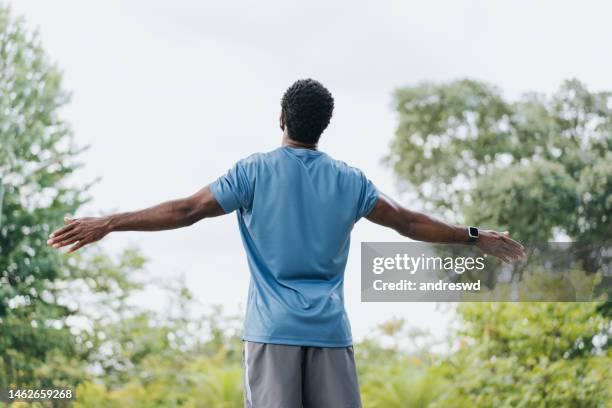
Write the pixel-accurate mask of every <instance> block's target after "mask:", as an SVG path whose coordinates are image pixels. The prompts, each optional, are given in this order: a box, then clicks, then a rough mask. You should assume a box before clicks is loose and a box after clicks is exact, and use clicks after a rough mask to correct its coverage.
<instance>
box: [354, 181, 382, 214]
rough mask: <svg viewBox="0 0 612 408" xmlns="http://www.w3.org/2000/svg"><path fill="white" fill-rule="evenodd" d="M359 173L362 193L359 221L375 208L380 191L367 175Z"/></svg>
mask: <svg viewBox="0 0 612 408" xmlns="http://www.w3.org/2000/svg"><path fill="white" fill-rule="evenodd" d="M359 173H360V176H361V177H360V178H361V180H360V183H361V193H360V195H359V206H358V210H357V211H358V213H357V219H360V218H362V217H365V216H367V215H368V214H369V213H370V212H371V211H372V209H373V208H374V205H376V201H378V189H377V188H376V186H375V185H374V183H372V181H370V180H369V179H368V178H367V177H366V176H365V174H363V173H362V172H359Z"/></svg>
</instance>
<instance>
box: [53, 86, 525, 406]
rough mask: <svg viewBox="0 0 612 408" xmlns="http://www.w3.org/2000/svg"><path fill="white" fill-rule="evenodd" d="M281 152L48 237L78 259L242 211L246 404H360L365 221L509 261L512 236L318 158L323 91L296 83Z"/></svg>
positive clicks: (327, 101) (286, 99)
mask: <svg viewBox="0 0 612 408" xmlns="http://www.w3.org/2000/svg"><path fill="white" fill-rule="evenodd" d="M281 107H282V109H281V116H280V127H281V129H282V130H283V139H282V146H281V147H280V148H278V149H276V150H274V151H271V152H269V153H264V154H254V155H252V156H249V157H248V158H246V159H243V160H240V161H239V162H238V163H236V164H235V165H234V167H232V168H231V169H230V170H229V171H228V173H227V174H226V175H224V176H222V177H220V178H219V179H217V180H216V181H214V182H213V183H212V184H210V185H209V186H207V187H205V188H203V189H202V190H200V191H199V192H197V193H196V194H194V195H192V196H190V197H187V198H183V199H179V200H174V201H169V202H166V203H162V204H159V205H157V206H154V207H151V208H148V209H145V210H142V211H136V212H128V213H122V214H114V215H110V216H107V217H101V218H77V219H67V225H66V226H64V227H63V228H60V229H59V230H57V231H56V232H54V233H53V234H51V236H50V239H49V244H50V245H52V246H53V247H55V248H60V247H64V246H67V245H72V247H71V248H70V249H69V251H68V252H74V251H76V250H78V249H79V248H82V247H83V246H85V245H88V244H91V243H93V242H96V241H98V240H100V239H102V238H103V237H104V236H106V235H107V234H108V233H110V232H113V231H159V230H166V229H173V228H180V227H186V226H188V225H191V224H193V223H195V222H197V221H199V220H201V219H204V218H207V217H216V216H219V215H223V214H228V213H230V212H233V211H236V213H237V217H238V225H239V227H240V234H241V236H242V240H243V243H244V248H245V250H246V253H247V258H248V264H249V269H250V272H251V281H250V287H249V295H248V304H247V310H246V317H245V323H244V335H243V339H244V341H245V345H244V394H245V406H246V407H256V408H259V407H262V408H275V407H278V408H293V407H316V408H336V407H338V408H340V407H342V408H349V407H360V406H361V402H360V396H359V387H358V383H357V374H356V370H355V361H354V357H353V348H352V338H351V329H350V325H349V320H348V317H347V315H346V312H345V310H344V294H343V278H344V268H345V266H346V261H347V256H348V251H349V243H350V233H351V230H352V228H353V226H354V225H355V223H356V222H357V221H358V220H359V219H360V218H363V217H365V218H367V219H368V220H370V221H372V222H374V223H377V224H380V225H383V226H386V227H389V228H393V229H394V230H396V231H397V232H399V233H400V234H402V235H403V236H406V237H409V238H412V239H415V240H421V241H427V242H445V243H466V244H467V243H470V242H473V243H474V244H475V245H476V246H478V247H479V248H480V249H481V250H482V251H484V252H485V253H488V254H491V255H494V256H497V257H499V258H501V259H502V260H504V261H506V262H508V261H511V260H514V259H517V258H520V257H521V256H522V255H523V249H522V247H521V245H520V244H518V243H516V242H515V241H513V240H511V239H510V238H509V237H508V236H507V234H506V233H497V232H495V231H480V232H479V231H478V230H477V229H476V228H474V227H469V228H466V227H460V226H455V225H449V224H446V223H444V222H442V221H439V220H436V219H434V218H431V217H429V216H427V215H425V214H421V213H418V212H414V211H410V210H408V209H406V208H404V207H402V206H401V205H399V204H398V203H396V202H394V201H393V200H392V199H390V198H389V197H387V196H385V195H384V194H382V193H380V192H379V191H378V190H377V189H376V188H375V187H374V185H373V184H372V182H371V181H369V180H368V179H367V178H366V176H365V175H364V174H363V173H362V172H361V171H360V170H358V169H355V168H353V167H350V166H348V165H347V164H345V163H343V162H341V161H337V160H334V159H332V158H331V157H330V156H328V155H327V154H325V153H323V152H321V151H319V150H318V149H317V143H318V141H319V138H320V136H321V134H322V133H323V131H324V130H325V128H326V127H327V125H328V124H329V121H330V119H331V117H332V111H333V108H334V100H333V98H332V95H331V94H330V92H329V91H328V90H327V89H326V88H325V87H324V86H323V85H321V84H320V83H319V82H317V81H314V80H311V79H306V80H300V81H297V82H296V83H294V84H293V85H292V86H291V87H290V88H289V89H288V90H287V91H286V93H285V94H284V96H283V98H282V102H281Z"/></svg>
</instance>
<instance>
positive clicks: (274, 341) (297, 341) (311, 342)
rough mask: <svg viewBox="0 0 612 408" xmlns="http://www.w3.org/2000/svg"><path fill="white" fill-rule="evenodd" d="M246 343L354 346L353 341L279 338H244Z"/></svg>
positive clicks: (247, 336) (245, 336)
mask: <svg viewBox="0 0 612 408" xmlns="http://www.w3.org/2000/svg"><path fill="white" fill-rule="evenodd" d="M242 340H244V341H252V342H254V343H266V344H281V345H288V346H305V347H350V346H352V345H353V339H352V338H349V339H345V340H337V341H329V340H327V341H321V340H312V339H292V338H286V337H277V336H249V335H244V336H242Z"/></svg>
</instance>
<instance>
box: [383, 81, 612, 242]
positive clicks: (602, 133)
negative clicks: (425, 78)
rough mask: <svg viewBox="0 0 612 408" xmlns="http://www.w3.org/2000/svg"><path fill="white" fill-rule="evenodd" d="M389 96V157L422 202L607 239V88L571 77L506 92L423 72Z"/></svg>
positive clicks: (547, 232)
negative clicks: (394, 117)
mask: <svg viewBox="0 0 612 408" xmlns="http://www.w3.org/2000/svg"><path fill="white" fill-rule="evenodd" d="M395 106H396V108H397V111H398V112H399V125H398V128H397V132H396V137H395V138H394V140H393V143H392V145H391V152H390V154H389V156H388V158H387V159H388V162H389V163H390V164H391V166H392V167H393V169H394V171H395V173H396V175H397V176H398V178H399V180H400V182H401V184H402V185H403V186H404V187H406V188H408V187H409V188H411V189H412V190H413V191H416V192H417V193H418V194H419V196H420V198H421V200H423V202H425V203H426V204H427V207H428V208H431V209H436V210H439V211H440V212H444V215H445V216H447V217H449V216H451V217H455V218H457V219H458V220H460V221H464V222H468V223H473V224H478V225H486V226H487V227H489V228H497V229H501V230H505V229H507V230H509V231H510V233H511V234H512V235H513V236H515V237H517V238H519V239H520V240H522V241H527V242H545V241H548V240H550V239H554V238H556V237H557V236H559V235H560V234H566V235H568V236H570V237H571V238H573V239H574V240H576V241H585V242H597V243H600V242H602V241H607V240H609V233H610V217H611V216H612V195H611V193H612V171H610V170H611V167H610V166H611V165H610V163H611V162H612V160H611V159H612V156H611V155H612V93H611V92H589V91H588V90H587V89H586V87H585V86H584V85H583V84H582V83H580V82H579V81H577V80H569V81H565V82H564V83H563V84H562V85H561V87H560V88H559V90H558V91H557V92H556V93H555V94H553V95H552V96H551V97H546V96H544V95H538V94H527V95H525V96H524V97H522V98H521V99H519V100H518V101H516V102H510V101H507V100H505V99H504V98H503V95H502V93H501V91H500V90H499V89H498V88H496V87H494V86H492V85H489V84H486V83H483V82H478V81H471V80H460V81H454V82H450V83H444V84H433V83H428V82H427V83H422V84H420V85H417V86H414V87H408V88H402V89H399V90H398V91H397V92H396V94H395Z"/></svg>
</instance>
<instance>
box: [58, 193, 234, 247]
mask: <svg viewBox="0 0 612 408" xmlns="http://www.w3.org/2000/svg"><path fill="white" fill-rule="evenodd" d="M223 214H225V212H224V211H223V208H221V206H220V205H219V203H218V202H217V200H215V197H214V196H213V194H212V192H211V191H210V188H209V187H204V188H203V189H201V190H200V191H198V192H197V193H195V194H193V195H192V196H189V197H186V198H182V199H178V200H172V201H167V202H165V203H162V204H158V205H156V206H153V207H150V208H147V209H144V210H140V211H133V212H126V213H120V214H112V215H108V216H106V217H86V218H66V224H67V225H65V226H64V227H62V228H60V229H58V230H56V231H55V232H53V233H52V234H51V235H50V236H49V240H48V241H47V244H49V245H51V246H52V247H53V248H61V247H64V246H67V245H72V247H71V248H70V249H69V250H68V252H69V253H70V252H74V251H76V250H78V249H80V248H82V247H84V246H85V245H89V244H91V243H94V242H96V241H99V240H101V239H102V238H104V237H105V236H106V235H107V234H109V233H110V232H113V231H161V230H169V229H175V228H181V227H186V226H189V225H191V224H194V223H196V222H197V221H200V220H201V219H203V218H207V217H216V216H219V215H223Z"/></svg>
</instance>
